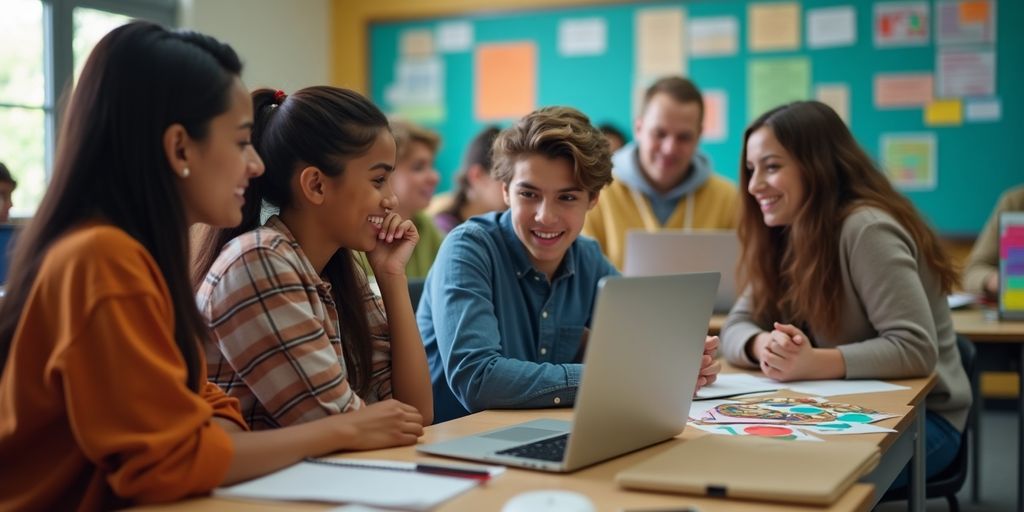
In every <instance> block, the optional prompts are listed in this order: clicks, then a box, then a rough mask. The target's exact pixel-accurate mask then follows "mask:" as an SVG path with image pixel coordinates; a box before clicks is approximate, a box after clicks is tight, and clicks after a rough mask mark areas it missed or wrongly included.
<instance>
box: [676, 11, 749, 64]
mask: <svg viewBox="0 0 1024 512" xmlns="http://www.w3.org/2000/svg"><path fill="white" fill-rule="evenodd" d="M739 31H740V29H739V21H738V20H737V19H736V18H735V17H734V16H715V17H707V18H691V19H690V25H689V29H688V35H689V36H690V39H689V41H690V44H689V49H690V55H691V56H693V57H727V56H730V55H736V52H737V51H738V50H739V43H738V41H739V36H738V34H739Z"/></svg>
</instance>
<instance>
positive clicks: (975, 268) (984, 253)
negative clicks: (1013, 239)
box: [963, 185, 1024, 299]
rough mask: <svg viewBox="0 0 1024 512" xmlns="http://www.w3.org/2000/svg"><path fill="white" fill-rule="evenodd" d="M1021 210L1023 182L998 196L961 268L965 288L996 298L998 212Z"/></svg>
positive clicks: (997, 277)
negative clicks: (962, 269) (964, 264)
mask: <svg viewBox="0 0 1024 512" xmlns="http://www.w3.org/2000/svg"><path fill="white" fill-rule="evenodd" d="M1020 211H1024V185H1019V186H1016V187H1014V188H1011V189H1010V190H1007V191H1006V192H1003V195H1002V196H1000V197H999V202H997V203H996V207H995V209H994V210H992V214H991V215H990V216H989V218H988V222H986V223H985V227H984V228H983V229H982V230H981V234H979V235H978V239H977V240H975V241H974V248H973V249H971V255H970V256H969V257H968V258H967V267H966V268H965V269H964V281H963V285H964V290H966V291H968V292H970V293H975V294H978V295H984V296H985V297H988V298H990V299H995V298H996V296H998V295H999V214H1001V213H1003V212H1020Z"/></svg>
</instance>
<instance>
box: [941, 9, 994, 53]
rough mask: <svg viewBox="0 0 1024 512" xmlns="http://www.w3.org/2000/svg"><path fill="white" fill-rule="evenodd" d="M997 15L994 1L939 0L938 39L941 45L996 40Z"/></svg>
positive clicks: (992, 41)
mask: <svg viewBox="0 0 1024 512" xmlns="http://www.w3.org/2000/svg"><path fill="white" fill-rule="evenodd" d="M995 14H996V9H995V5H993V2H991V1H990V0H939V1H938V2H936V3H935V19H936V23H935V40H936V42H937V43H938V44H940V45H946V44H992V43H995V42H996V16H995Z"/></svg>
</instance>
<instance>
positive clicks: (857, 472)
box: [615, 435, 881, 505]
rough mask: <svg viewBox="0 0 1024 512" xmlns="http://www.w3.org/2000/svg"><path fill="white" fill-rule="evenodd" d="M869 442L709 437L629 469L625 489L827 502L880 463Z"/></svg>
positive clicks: (618, 478) (619, 477)
mask: <svg viewBox="0 0 1024 512" xmlns="http://www.w3.org/2000/svg"><path fill="white" fill-rule="evenodd" d="M880 457H881V456H880V454H879V450H878V446H877V445H876V444H875V443H871V442H867V441H846V440H841V441H832V442H824V443H799V442H794V441H783V440H777V439H765V438H758V437H746V436H745V437H726V436H716V435H706V436H703V437H700V438H697V439H693V440H690V441H686V442H684V443H682V444H680V445H679V446H676V447H674V448H672V449H670V450H668V451H666V452H664V453H661V454H659V455H657V456H655V457H652V458H650V459H647V460H645V461H643V462H641V463H639V464H637V465H636V466H633V467H631V468H627V469H625V470H623V471H621V472H619V474H618V475H616V477H615V479H616V481H617V482H618V483H619V486H621V487H624V488H626V489H634V490H648V491H662V492H678V493H685V494H696V495H701V496H721V497H727V498H739V499H751V500H760V501H782V502H788V503H801V504H814V505H823V504H829V503H834V502H835V501H836V500H838V499H839V497H840V496H842V494H843V493H844V492H846V490H847V489H849V487H850V486H851V485H853V483H854V482H856V481H857V480H858V479H859V478H860V477H861V476H863V475H865V474H867V473H868V472H870V471H871V470H873V469H874V468H875V466H877V465H878V461H879V458H880Z"/></svg>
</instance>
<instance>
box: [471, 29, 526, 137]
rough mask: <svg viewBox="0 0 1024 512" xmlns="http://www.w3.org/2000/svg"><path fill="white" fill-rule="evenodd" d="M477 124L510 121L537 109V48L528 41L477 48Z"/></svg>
mask: <svg viewBox="0 0 1024 512" xmlns="http://www.w3.org/2000/svg"><path fill="white" fill-rule="evenodd" d="M474 71H475V72H476V81H475V82H476V83H475V85H476V95H475V100H476V104H475V107H476V108H475V112H476V119H477V120H478V121H496V120H503V119H514V118H518V117H520V116H523V115H526V114H529V113H530V112H531V111H533V110H534V109H535V108H537V47H536V45H535V44H534V43H532V42H519V43H499V44H485V45H478V46H477V48H476V65H475V66H474Z"/></svg>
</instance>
